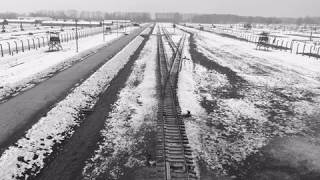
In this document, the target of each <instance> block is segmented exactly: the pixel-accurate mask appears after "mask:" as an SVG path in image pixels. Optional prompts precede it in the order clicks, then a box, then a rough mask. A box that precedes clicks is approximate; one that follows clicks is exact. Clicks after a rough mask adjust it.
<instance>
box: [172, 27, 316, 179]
mask: <svg viewBox="0 0 320 180" xmlns="http://www.w3.org/2000/svg"><path fill="white" fill-rule="evenodd" d="M184 29H186V30H188V31H189V32H193V33H194V35H193V36H190V37H191V38H190V51H189V53H190V54H191V59H192V63H191V60H185V62H184V65H183V68H182V71H181V77H180V79H179V91H178V92H179V101H180V105H181V108H182V111H186V110H190V111H191V113H192V114H193V117H192V118H190V119H186V122H185V124H186V132H187V134H188V137H189V141H190V144H191V146H192V148H193V150H194V154H195V155H196V157H197V160H198V162H199V166H201V167H205V168H207V169H210V170H211V171H213V172H215V173H216V174H218V175H219V174H220V175H233V174H236V175H237V176H239V177H241V176H242V175H243V176H245V173H246V170H247V169H248V171H249V170H250V168H252V166H249V165H248V164H246V166H245V165H244V164H245V163H248V161H249V160H248V157H250V156H252V155H254V154H255V153H258V152H260V150H261V148H263V147H265V145H268V144H269V142H270V141H271V140H273V139H274V138H276V137H287V136H289V137H295V136H304V137H305V138H306V139H307V140H306V141H305V142H304V143H306V144H309V147H312V148H313V149H308V150H307V151H309V152H310V151H311V152H316V151H319V150H320V146H319V145H318V146H312V145H310V141H312V143H316V142H318V143H319V134H320V131H319V127H320V123H319V120H318V117H319V115H320V114H319V113H320V112H319V107H320V61H318V60H316V59H313V58H307V57H302V56H298V55H294V54H290V53H289V52H280V51H267V52H266V51H258V50H255V46H254V45H253V44H250V43H245V42H241V41H237V40H233V39H228V38H225V37H221V36H218V35H215V34H212V33H208V32H199V31H195V30H194V29H190V28H184ZM189 56H190V55H188V52H186V57H189ZM186 72H189V73H186ZM182 78H183V79H182ZM186 79H189V81H186ZM199 105H201V106H200V107H199ZM204 110H205V111H206V113H204ZM285 140H286V139H285V138H284V139H282V141H285ZM292 141H294V138H293V140H292ZM300 141H301V140H300ZM300 141H299V142H300ZM297 143H298V141H297ZM285 144H286V145H287V146H285V145H283V146H284V147H282V148H283V149H284V148H286V149H291V148H293V150H292V151H291V152H290V153H287V152H286V153H284V152H282V151H281V150H279V154H278V152H277V151H276V152H272V153H270V151H269V152H268V153H269V154H272V158H275V159H276V160H279V159H281V158H283V159H285V158H287V159H290V158H288V157H289V156H293V157H295V158H292V161H290V160H288V162H287V164H286V165H287V166H286V167H290V168H293V166H294V167H296V166H295V165H296V164H295V163H296V162H297V161H298V162H299V161H305V162H308V163H311V165H310V166H309V165H308V168H307V170H306V171H307V172H308V173H310V172H313V171H314V170H315V169H318V167H319V164H317V163H313V162H314V161H318V158H319V157H317V156H316V155H317V154H316V153H311V154H310V153H306V152H304V151H303V150H302V149H300V148H298V149H294V148H296V147H294V146H292V143H291V144H290V143H285ZM300 144H302V143H300ZM267 147H268V146H267ZM275 148H277V147H275ZM306 148H308V146H306ZM271 149H272V148H271ZM283 151H284V150H283ZM280 152H282V154H281V153H280ZM263 163H265V162H263ZM298 164H299V163H298ZM300 165H301V163H300ZM244 166H245V167H246V168H247V169H245V168H243V167H244ZM297 166H299V165H297ZM301 166H302V165H301ZM242 173H243V174H242ZM317 173H319V172H317Z"/></svg>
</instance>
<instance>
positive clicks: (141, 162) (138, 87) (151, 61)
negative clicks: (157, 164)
mask: <svg viewBox="0 0 320 180" xmlns="http://www.w3.org/2000/svg"><path fill="white" fill-rule="evenodd" d="M156 42H157V41H156V37H155V36H151V37H150V39H149V40H148V41H147V43H146V45H145V47H144V48H143V49H142V51H141V54H140V56H139V58H138V59H137V60H136V62H135V63H134V66H133V71H132V73H131V75H130V76H129V78H128V80H127V82H126V85H125V87H124V88H123V89H122V90H121V91H120V93H119V95H118V98H119V99H118V100H117V102H116V103H115V104H114V107H113V110H112V112H111V113H110V114H109V117H108V118H107V119H106V122H105V128H104V129H103V130H102V131H101V136H102V137H103V140H102V141H101V142H100V143H99V147H98V149H97V150H96V151H95V152H94V154H93V156H92V157H91V158H90V159H89V160H87V162H86V166H85V168H84V170H83V176H84V179H102V178H104V179H118V178H119V177H121V176H122V175H124V173H125V172H126V170H127V172H129V169H134V168H137V167H144V166H146V164H148V163H149V162H147V161H148V156H149V155H150V154H148V149H147V146H148V145H147V144H146V139H147V138H148V136H150V135H148V133H152V134H154V133H155V131H156V130H155V124H156V118H157V114H156V112H157V95H156V93H157V92H156V53H157V47H156V46H157V43H156Z"/></svg>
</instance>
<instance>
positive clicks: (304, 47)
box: [302, 43, 306, 55]
mask: <svg viewBox="0 0 320 180" xmlns="http://www.w3.org/2000/svg"><path fill="white" fill-rule="evenodd" d="M305 49H306V43H304V46H303V51H302V55H303V54H304V50H305Z"/></svg>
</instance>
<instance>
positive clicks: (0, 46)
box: [0, 44, 3, 57]
mask: <svg viewBox="0 0 320 180" xmlns="http://www.w3.org/2000/svg"><path fill="white" fill-rule="evenodd" d="M0 48H1V57H3V48H2V44H0Z"/></svg>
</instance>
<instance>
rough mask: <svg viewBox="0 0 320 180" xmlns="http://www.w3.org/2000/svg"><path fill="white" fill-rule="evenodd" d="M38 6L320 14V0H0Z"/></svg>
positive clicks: (26, 8)
mask: <svg viewBox="0 0 320 180" xmlns="http://www.w3.org/2000/svg"><path fill="white" fill-rule="evenodd" d="M41 9H54V10H66V9H76V10H88V11H95V10H100V11H106V12H107V11H110V12H114V11H121V12H124V11H132V12H136V11H146V12H151V13H152V12H185V13H216V14H238V15H250V16H286V17H299V16H320V10H319V9H320V0H51V1H49V0H1V3H0V12H4V11H16V12H30V11H34V10H41Z"/></svg>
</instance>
